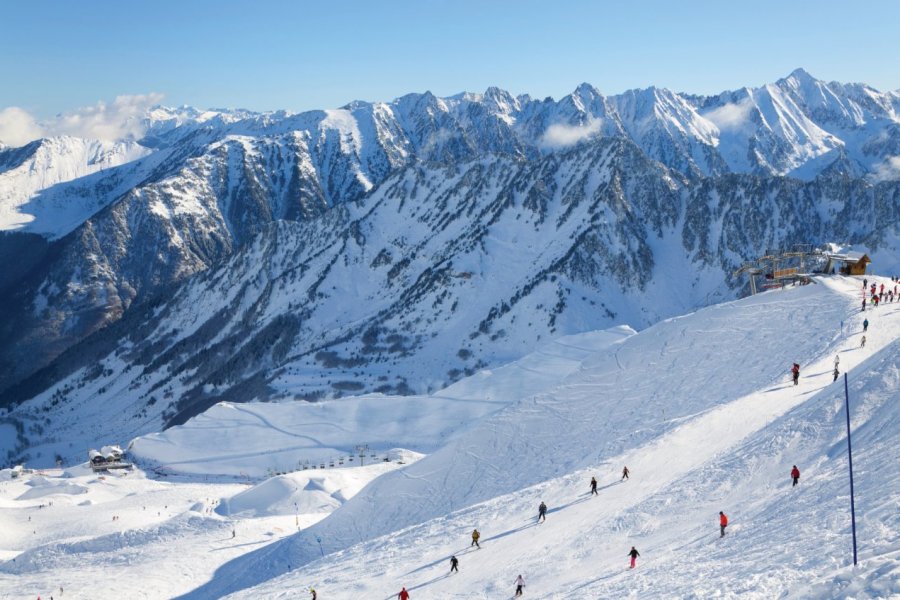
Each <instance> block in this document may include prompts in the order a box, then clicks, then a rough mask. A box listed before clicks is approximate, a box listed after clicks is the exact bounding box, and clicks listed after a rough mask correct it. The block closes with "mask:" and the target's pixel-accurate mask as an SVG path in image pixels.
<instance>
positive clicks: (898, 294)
mask: <svg viewBox="0 0 900 600" xmlns="http://www.w3.org/2000/svg"><path fill="white" fill-rule="evenodd" d="M891 281H892V282H894V287H893V289H891V288H888V290H887V291H885V290H884V284H883V283H882V284H881V287H880V288H879V287H878V286H877V285H876V284H874V283H873V284H872V285H871V286H869V288H868V292H869V295H870V296H869V300H868V301H869V302H871V304H872V307H873V308H878V305H879V304H884V303H885V302H893V301H894V299H897V300H898V301H900V289H898V288H900V285H898V284H900V280H898V279H895V278H893V277H891ZM868 282H869V280H868V279H863V300H862V309H863V310H866V291H867V290H866V285H867V284H868Z"/></svg>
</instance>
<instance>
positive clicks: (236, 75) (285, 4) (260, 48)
mask: <svg viewBox="0 0 900 600" xmlns="http://www.w3.org/2000/svg"><path fill="white" fill-rule="evenodd" d="M858 4H859V7H857V6H856V5H855V4H851V3H848V2H846V1H844V2H832V1H830V0H819V1H816V2H807V1H785V0H782V1H781V2H770V1H756V2H728V1H726V0H722V1H719V2H711V1H710V2H687V1H682V2H677V1H672V0H668V1H665V2H662V1H660V2H654V1H646V2H637V1H635V2H625V1H621V0H620V1H617V2H583V1H573V2H536V1H531V0H524V1H520V2H500V1H490V0H482V1H480V2H470V1H467V0H457V1H449V0H416V1H413V0H396V1H387V0H382V1H380V2H379V1H377V0H370V1H355V0H342V1H339V2H312V1H310V2H301V1H280V0H279V1H268V2H267V1H257V2H235V1H216V2H200V1H190V0H181V1H178V2H172V1H169V0H158V1H154V2H132V1H127V2H122V1H94V2H91V1H87V0H85V1H82V2H74V1H72V2H69V1H65V2H64V1H59V2H42V1H29V2H7V3H4V5H3V7H2V11H0V109H2V108H4V107H11V106H16V107H20V108H23V109H24V110H25V111H28V112H29V113H30V114H32V115H35V116H37V117H38V118H46V117H48V116H51V115H53V114H55V113H58V112H61V111H65V110H69V109H72V108H75V107H80V106H88V105H92V104H94V103H96V102H97V101H98V100H106V101H109V100H111V99H113V98H115V97H116V96H118V95H123V94H148V93H157V94H163V95H164V98H165V99H164V103H165V104H170V105H180V104H191V105H194V106H198V107H201V108H208V107H230V108H234V107H242V108H249V109H254V110H271V109H279V108H285V109H289V110H305V109H311V108H329V107H335V106H340V105H342V104H345V103H346V102H348V101H350V100H354V99H363V100H390V99H393V98H395V97H397V96H400V95H402V94H405V93H408V92H422V91H425V90H431V91H432V92H434V93H435V94H438V95H450V94H453V93H456V92H459V91H462V90H467V91H483V90H484V89H485V88H486V87H488V86H490V85H497V86H499V87H502V88H504V89H507V90H509V91H511V92H513V93H514V94H518V93H529V94H531V95H533V96H536V97H544V96H548V95H549V96H554V97H556V98H559V97H560V96H563V95H565V94H567V93H569V92H570V91H572V90H573V89H574V88H575V87H576V86H577V85H578V84H579V83H581V82H582V81H587V82H589V83H592V84H593V85H595V86H596V87H598V88H599V89H600V90H601V91H602V92H603V93H606V94H614V93H618V92H621V91H624V90H626V89H630V88H635V87H647V86H650V85H656V86H660V87H668V88H671V89H673V90H676V91H688V92H695V93H716V92H719V91H722V90H725V89H734V88H736V87H740V86H743V85H749V86H756V85H760V84H763V83H766V82H771V81H774V80H776V79H778V78H779V77H783V76H786V75H787V74H788V73H790V72H791V71H792V70H793V69H794V68H795V67H804V68H805V69H807V70H808V71H809V72H810V73H812V74H813V75H814V76H816V77H818V78H820V79H826V80H838V81H861V82H865V83H868V84H870V85H873V86H874V87H876V88H878V89H881V90H888V89H898V88H900V62H898V58H900V2H898V1H896V0H891V1H886V0H885V1H867V2H861V3H858Z"/></svg>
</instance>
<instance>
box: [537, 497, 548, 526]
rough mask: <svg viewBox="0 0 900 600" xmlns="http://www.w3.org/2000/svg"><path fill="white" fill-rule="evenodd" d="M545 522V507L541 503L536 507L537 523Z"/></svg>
mask: <svg viewBox="0 0 900 600" xmlns="http://www.w3.org/2000/svg"><path fill="white" fill-rule="evenodd" d="M546 520H547V505H546V504H544V503H543V502H541V505H540V506H538V523H543V522H544V521H546Z"/></svg>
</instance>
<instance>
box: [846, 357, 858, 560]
mask: <svg viewBox="0 0 900 600" xmlns="http://www.w3.org/2000/svg"><path fill="white" fill-rule="evenodd" d="M844 403H845V406H846V407H847V460H848V462H849V463H850V525H851V527H852V529H853V566H856V504H855V503H854V500H853V448H852V447H851V445H850V392H849V388H848V387H847V374H846V373H844Z"/></svg>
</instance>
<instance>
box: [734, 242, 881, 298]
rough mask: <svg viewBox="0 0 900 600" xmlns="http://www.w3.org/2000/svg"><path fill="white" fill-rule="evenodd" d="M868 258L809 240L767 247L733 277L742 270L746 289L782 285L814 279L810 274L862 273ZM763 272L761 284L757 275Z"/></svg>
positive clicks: (754, 291)
mask: <svg viewBox="0 0 900 600" xmlns="http://www.w3.org/2000/svg"><path fill="white" fill-rule="evenodd" d="M871 262H872V260H871V259H870V258H869V257H868V255H867V254H864V253H862V252H845V253H836V252H828V251H825V250H820V249H818V248H813V247H812V245H811V244H798V245H796V246H794V249H793V250H790V251H780V252H778V251H767V252H766V254H765V255H764V256H760V257H759V258H757V259H755V260H752V261H750V262H746V263H744V264H743V265H742V266H741V268H739V269H738V270H736V271H735V272H734V274H733V276H734V277H738V276H739V275H741V274H743V273H746V274H747V275H748V276H749V277H750V293H751V294H756V293H757V291H758V287H762V288H763V289H767V288H776V287H784V286H785V285H788V284H792V285H793V284H796V283H801V284H806V283H814V282H813V280H812V279H811V276H812V275H814V274H827V275H832V274H835V273H840V274H842V275H865V274H866V269H867V267H868V266H869V264H871ZM760 275H762V276H763V283H762V284H761V286H758V285H757V281H756V279H757V276H760Z"/></svg>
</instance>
